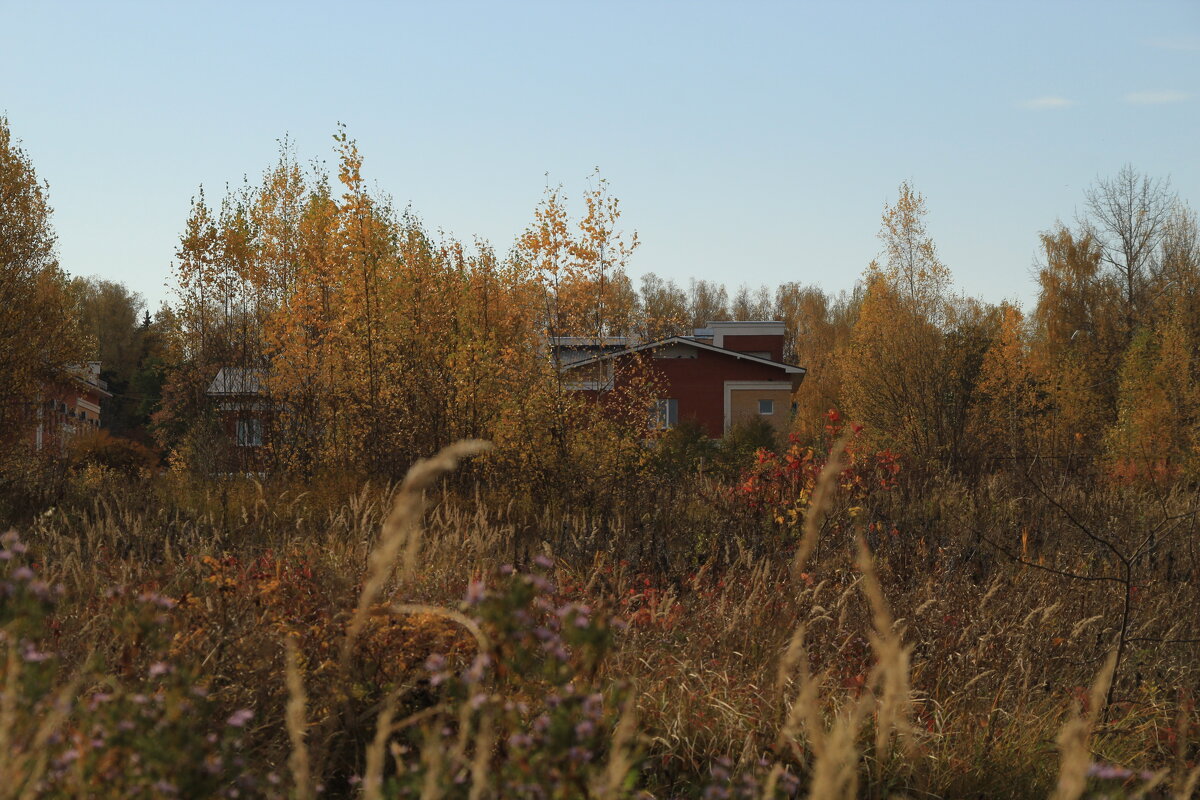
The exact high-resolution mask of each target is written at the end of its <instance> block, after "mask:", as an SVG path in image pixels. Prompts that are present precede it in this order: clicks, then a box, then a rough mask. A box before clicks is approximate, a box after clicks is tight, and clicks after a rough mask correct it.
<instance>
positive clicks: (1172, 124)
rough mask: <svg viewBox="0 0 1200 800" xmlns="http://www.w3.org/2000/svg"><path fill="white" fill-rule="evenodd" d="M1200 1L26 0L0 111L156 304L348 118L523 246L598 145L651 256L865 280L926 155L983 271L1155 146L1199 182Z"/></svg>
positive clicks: (106, 251) (475, 219)
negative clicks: (274, 182) (269, 173)
mask: <svg viewBox="0 0 1200 800" xmlns="http://www.w3.org/2000/svg"><path fill="white" fill-rule="evenodd" d="M1198 79H1200V2H1197V0H1189V1H1188V2H1176V3H1167V2H1138V3H1106V2H1099V1H1097V0H1093V2H1079V3H1065V2H1063V3H1052V2H1033V3H1021V2H995V3H984V2H943V3H909V2H896V1H895V0H893V1H892V2H886V3H854V2H825V3H821V4H815V3H814V4H810V3H751V2H736V3H735V2H728V3H721V4H713V3H696V2H629V3H626V2H611V1H610V2H604V3H592V2H589V3H582V2H568V1H566V0H560V1H559V2H547V3H522V2H487V3H477V4H476V3H452V2H436V3H435V2H420V3H398V2H397V3H383V2H380V3H353V2H349V3H332V2H323V3H306V2H295V1H293V2H286V3H283V2H281V3H254V2H246V3H236V4H234V3H231V4H218V3H186V4H185V3H182V2H180V3H175V2H145V3H121V2H105V3H97V2H88V3H63V2H28V1H27V0H20V1H19V2H17V1H15V0H0V113H6V114H7V115H8V117H9V122H10V125H11V127H12V130H13V132H14V134H15V135H16V136H18V137H19V138H21V139H22V140H23V142H24V146H25V148H26V150H27V152H28V153H29V154H30V156H31V157H32V159H33V161H34V164H35V166H36V168H37V169H38V171H39V173H40V175H41V176H42V177H43V178H44V179H46V180H48V181H49V183H50V190H51V199H52V202H53V204H54V206H55V208H56V217H55V222H56V227H57V230H58V233H59V237H60V252H61V257H62V262H63V265H64V266H65V267H66V268H67V269H68V270H69V271H71V272H72V273H74V274H82V275H89V274H95V275H100V276H103V277H106V278H110V279H115V280H121V281H124V282H126V283H127V284H129V285H130V286H132V287H134V288H136V289H137V290H138V291H140V292H142V293H143V294H144V295H146V296H147V298H148V299H149V300H150V301H151V305H152V306H153V305H156V304H157V302H158V301H159V300H160V299H162V298H165V297H167V293H166V291H165V288H164V284H165V282H166V281H167V279H168V275H169V266H170V262H171V259H172V257H173V253H174V249H175V244H176V241H177V238H178V235H179V232H180V231H181V230H182V228H183V223H184V219H185V216H186V214H187V209H188V202H189V198H191V197H192V195H194V194H195V192H196V189H197V187H198V186H200V185H201V184H203V185H204V186H205V187H206V189H207V191H208V192H209V194H210V196H215V195H219V194H220V193H221V191H222V188H223V186H224V184H225V183H227V182H233V183H237V182H239V181H240V180H241V179H242V176H243V175H246V174H248V175H250V176H251V177H252V178H255V177H257V176H258V175H259V174H260V173H261V172H262V170H263V169H265V168H266V167H267V166H268V165H269V164H270V163H271V162H272V160H273V158H274V156H275V151H276V147H277V145H276V140H277V139H278V138H280V137H282V136H283V135H285V134H289V135H290V136H291V137H292V138H293V139H294V140H295V142H296V145H297V150H298V153H299V155H300V156H301V158H303V159H309V158H314V157H321V158H325V159H329V160H332V159H331V144H332V142H331V139H330V136H331V134H332V133H333V132H334V130H335V126H336V123H337V122H338V121H344V122H345V123H347V125H348V126H349V131H350V133H351V135H352V136H354V137H355V138H357V139H358V141H359V144H360V147H361V149H362V150H363V152H364V154H365V156H366V159H367V164H366V169H367V172H368V174H369V176H370V177H371V178H373V179H374V180H375V181H376V182H377V183H378V186H379V187H380V188H382V189H383V190H385V191H387V192H389V193H390V194H391V195H392V196H393V197H394V198H395V199H396V201H397V202H398V203H399V204H401V205H404V204H408V203H411V205H412V206H413V208H414V209H415V210H416V211H417V212H418V214H419V215H420V216H421V217H422V218H423V219H424V220H425V222H426V223H427V225H428V226H429V227H430V228H434V229H437V228H442V229H445V230H447V231H450V232H453V233H455V234H457V235H459V236H461V237H464V238H470V237H471V236H473V235H479V236H482V237H484V238H486V239H489V240H491V241H492V242H493V244H495V245H496V246H497V248H498V249H500V250H501V251H504V250H507V248H508V246H509V245H510V244H511V242H512V240H513V238H514V237H515V236H516V235H517V233H518V232H519V231H520V230H521V229H522V227H523V226H524V225H525V224H526V223H527V222H528V221H529V219H530V217H531V212H532V209H533V207H534V205H535V204H536V203H537V202H538V200H539V198H540V196H541V193H542V190H543V188H544V187H545V186H546V184H547V177H546V176H547V173H548V175H549V181H550V182H552V183H562V184H564V186H565V188H566V189H567V191H568V193H569V194H570V195H572V196H574V197H578V195H579V193H580V191H581V190H582V189H583V188H584V187H585V179H586V177H587V175H588V174H589V173H590V171H591V170H592V168H593V167H594V166H599V167H600V168H601V170H602V172H603V174H604V175H605V176H606V177H608V178H609V179H610V182H611V184H612V187H613V189H614V192H615V193H616V194H617V195H618V196H619V197H620V198H621V200H622V203H623V207H624V210H625V217H624V219H625V222H626V223H627V225H628V227H629V228H636V229H637V230H638V232H639V234H640V236H641V239H642V242H643V246H642V248H641V249H640V250H639V251H638V253H637V255H636V257H635V259H634V262H633V264H632V265H631V272H632V274H633V276H634V278H635V280H636V278H637V276H638V275H640V274H641V273H643V272H647V271H652V272H656V273H658V274H660V275H662V276H665V277H671V278H674V279H676V280H677V281H679V282H680V283H681V284H684V285H686V283H687V280H688V279H689V278H692V277H697V278H706V279H710V280H717V281H722V282H725V283H727V284H729V285H730V286H731V287H736V286H737V285H739V284H741V283H748V284H751V285H757V284H760V283H766V284H768V285H774V284H777V283H779V282H782V281H788V280H796V281H801V282H805V283H814V284H818V285H821V286H823V287H825V288H827V289H830V290H835V291H836V290H839V289H843V288H849V287H850V286H852V285H853V283H854V281H855V280H856V279H857V277H858V276H859V275H860V274H861V272H862V270H863V268H864V266H865V265H866V264H867V263H868V262H869V261H870V259H871V258H872V257H873V256H874V255H875V254H876V252H877V250H878V242H877V240H876V239H875V232H876V231H877V230H878V226H879V214H880V211H881V208H882V206H883V203H884V202H885V201H887V200H889V199H892V198H894V196H895V193H896V186H897V185H898V184H899V182H900V181H901V180H904V179H910V180H911V181H912V182H913V183H914V185H915V186H916V187H917V188H918V189H919V190H920V191H922V192H923V193H924V194H925V196H926V199H927V202H928V205H929V210H930V216H929V226H930V230H931V233H932V234H933V236H934V238H935V239H936V241H937V242H938V245H939V247H940V250H941V253H942V256H943V259H944V260H945V261H946V263H947V264H948V265H949V266H950V268H951V269H952V270H953V271H954V274H955V276H956V278H957V280H958V282H959V285H960V286H961V287H962V288H963V289H964V290H966V291H967V292H968V293H970V294H972V295H976V296H980V297H982V298H984V299H987V300H990V301H999V300H1001V299H1003V298H1016V299H1019V300H1021V301H1023V302H1024V303H1025V304H1026V305H1028V304H1029V303H1030V301H1031V300H1032V298H1033V297H1034V288H1033V281H1032V277H1031V270H1032V267H1033V263H1034V259H1035V258H1036V255H1037V234H1038V232H1039V231H1040V230H1043V229H1046V228H1048V227H1049V226H1050V225H1052V224H1053V223H1054V221H1055V220H1056V219H1057V218H1062V219H1064V220H1070V219H1072V218H1073V217H1074V215H1075V210H1076V208H1077V207H1078V206H1079V205H1080V204H1081V200H1082V194H1083V191H1084V189H1085V188H1086V187H1087V186H1088V184H1090V183H1091V182H1092V181H1093V180H1094V179H1095V177H1096V176H1097V175H1111V174H1113V173H1114V172H1116V170H1118V169H1119V168H1120V167H1121V165H1122V164H1124V163H1126V162H1129V163H1132V164H1133V165H1134V166H1135V167H1137V168H1138V169H1140V170H1142V171H1144V172H1147V173H1150V174H1153V175H1161V176H1167V175H1169V176H1170V177H1171V179H1172V181H1173V184H1174V186H1175V188H1176V189H1177V190H1178V191H1179V192H1180V194H1181V195H1182V196H1183V197H1185V198H1187V199H1189V200H1190V201H1191V202H1192V204H1193V206H1196V205H1200V152H1198V150H1197V142H1198V141H1200V138H1198V137H1200V80H1198Z"/></svg>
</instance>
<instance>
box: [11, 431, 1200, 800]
mask: <svg viewBox="0 0 1200 800" xmlns="http://www.w3.org/2000/svg"><path fill="white" fill-rule="evenodd" d="M456 447H457V448H458V449H453V448H452V449H451V450H449V451H444V452H443V453H442V454H441V455H440V456H439V457H438V458H436V459H433V460H431V461H428V462H422V464H419V465H417V466H416V467H414V469H413V470H412V471H411V472H410V474H409V477H408V478H407V479H406V482H405V484H404V485H402V486H371V485H366V486H361V487H357V488H353V487H350V486H341V487H339V486H337V485H336V484H334V483H328V484H325V485H324V486H323V487H321V488H317V487H310V488H309V490H308V491H299V490H297V489H296V488H295V487H287V488H285V487H282V486H277V485H273V484H270V483H268V484H266V485H264V484H261V483H258V482H255V481H252V480H231V481H225V482H202V481H197V480H193V479H186V478H181V477H179V476H170V475H159V476H149V475H145V476H143V477H142V478H141V479H140V480H133V481H131V480H130V479H129V478H127V477H123V476H119V475H117V474H116V473H106V472H104V471H103V470H91V471H89V472H85V473H82V474H79V475H78V476H77V478H78V479H79V481H80V482H81V484H80V485H77V486H75V487H73V488H68V489H66V490H64V492H63V493H62V494H60V495H59V497H58V501H59V502H58V503H57V504H55V505H53V506H52V507H50V508H49V509H48V510H45V511H43V512H42V513H40V514H38V515H37V516H35V517H32V518H28V519H25V520H23V521H22V523H21V524H19V525H18V526H17V528H16V529H15V530H14V531H12V532H10V533H8V534H6V537H5V540H4V549H3V551H2V552H0V558H2V559H3V566H0V570H2V574H3V584H0V585H2V586H3V590H4V592H5V595H4V596H5V602H4V605H3V606H2V608H3V614H4V619H3V625H4V630H5V632H6V639H7V643H8V646H7V648H6V650H7V657H6V658H7V668H6V675H7V679H6V680H7V683H6V688H5V691H4V695H3V698H4V703H3V708H2V709H0V736H2V737H3V742H2V744H0V758H3V765H2V768H0V772H3V774H5V775H7V776H9V778H8V779H6V780H5V781H4V789H3V792H4V796H11V797H24V796H98V795H104V796H118V795H119V796H147V797H150V796H154V797H164V796H181V797H195V796H209V795H217V794H221V795H223V796H227V797H237V796H242V797H246V796H267V797H315V796H324V797H350V796H362V797H367V798H376V797H406V796H412V797H459V796H462V797H516V796H530V797H583V796H594V797H635V796H643V797H754V798H758V797H790V796H811V797H819V798H827V797H828V798H833V797H856V796H862V797H891V796H903V797H968V796H970V797H1032V796H1048V795H1052V796H1055V797H1080V796H1086V797H1101V796H1107V797H1121V796H1129V797H1133V796H1151V797H1159V796H1164V797H1165V796H1175V797H1187V796H1191V793H1192V791H1193V789H1194V787H1195V785H1196V779H1197V775H1198V774H1200V773H1198V772H1197V769H1196V766H1195V761H1196V741H1197V728H1196V722H1197V721H1196V717H1195V709H1194V701H1193V698H1194V692H1195V690H1196V685H1197V667H1196V664H1197V663H1200V662H1198V660H1197V656H1198V655H1200V654H1198V653H1197V647H1198V646H1200V643H1198V641H1197V633H1198V632H1197V630H1196V621H1195V619H1194V615H1192V614H1191V613H1190V610H1191V609H1194V608H1195V607H1196V603H1197V600H1198V599H1200V598H1197V597H1196V596H1195V592H1194V589H1193V586H1194V583H1193V581H1192V580H1191V576H1192V575H1194V570H1195V561H1194V558H1195V553H1194V549H1193V548H1192V546H1191V544H1190V542H1191V541H1192V539H1193V537H1194V518H1193V516H1192V515H1191V514H1190V513H1189V509H1190V508H1192V507H1193V506H1194V503H1195V498H1194V497H1190V496H1184V495H1181V494H1179V493H1161V494H1160V493H1156V492H1154V491H1153V490H1151V489H1146V488H1140V489H1138V488H1131V487H1122V486H1115V487H1110V488H1108V489H1104V490H1103V491H1093V492H1091V493H1090V494H1089V496H1087V497H1086V498H1085V497H1084V496H1082V495H1079V494H1077V493H1075V490H1074V489H1073V488H1072V487H1071V486H1068V485H1060V486H1056V487H1055V489H1054V491H1053V492H1051V491H1050V490H1048V489H1043V488H1042V487H1040V486H1039V485H1037V484H1035V483H1033V482H1032V481H1030V482H1027V483H1024V484H1022V483H1013V484H1012V485H1008V484H1005V483H1004V482H1002V481H999V480H997V481H995V482H993V483H991V484H988V485H985V486H982V487H978V488H977V489H976V491H974V492H972V493H970V494H968V493H965V492H963V491H961V487H956V486H955V485H953V484H951V483H937V482H931V483H926V484H922V485H909V484H908V483H906V482H905V481H895V482H892V483H888V482H883V483H881V484H880V485H878V486H869V485H868V486H864V485H862V481H861V480H860V479H861V477H862V475H863V474H864V473H863V472H862V471H861V470H857V471H856V467H855V466H854V464H850V465H849V466H848V467H847V469H846V471H845V472H842V473H841V474H839V473H838V467H839V466H846V462H845V461H844V460H843V459H841V458H835V459H833V460H832V461H831V462H830V463H831V464H833V465H834V466H832V467H830V466H828V465H826V466H825V467H822V466H821V465H820V464H817V465H815V467H814V472H813V474H817V473H820V477H817V478H816V479H815V481H814V485H813V491H812V492H811V495H810V497H809V499H808V502H807V505H806V507H805V508H804V509H803V513H801V514H800V521H799V523H798V524H796V525H791V524H788V523H786V522H785V524H783V525H780V524H777V523H776V522H775V521H774V520H772V519H769V518H766V519H764V517H763V516H762V515H761V514H760V513H758V511H756V510H755V509H754V508H752V507H751V506H740V507H739V506H737V505H736V503H734V502H733V501H731V500H730V499H729V497H730V496H729V495H728V494H727V493H726V494H723V493H722V491H721V489H720V485H719V484H720V482H719V481H717V480H715V479H705V478H697V479H696V480H697V482H698V483H697V485H696V486H695V491H694V492H690V493H689V492H681V493H679V494H677V495H676V496H674V497H672V498H670V499H669V501H668V502H669V504H670V507H669V508H662V509H660V511H661V512H662V514H663V515H664V516H663V517H662V518H660V519H657V520H655V519H647V517H648V516H649V514H648V513H642V514H641V519H638V518H636V517H633V516H627V515H623V514H620V513H616V514H613V515H610V516H607V517H604V518H602V517H598V516H595V515H589V514H587V513H583V512H580V513H572V512H570V511H561V510H546V511H544V512H543V513H541V514H539V515H534V516H521V515H519V514H517V513H516V512H514V511H513V510H512V509H513V506H512V504H511V503H509V504H508V505H507V507H506V505H505V504H503V503H502V502H500V497H499V496H492V495H490V494H489V493H488V492H487V491H486V490H485V489H483V488H481V487H480V486H479V485H477V484H476V485H472V484H471V483H470V481H469V480H467V479H466V478H465V475H466V474H467V473H461V470H460V472H459V473H455V472H451V470H452V469H453V467H454V464H455V462H456V461H457V460H458V457H459V456H465V455H468V454H469V453H471V452H473V451H474V450H475V449H477V448H478V447H479V446H478V445H472V444H470V443H467V444H463V445H458V446H456ZM484 457H486V456H484ZM460 473H461V474H460ZM865 474H870V473H869V471H868V472H867V473H865ZM456 476H458V478H459V479H458V480H455V477H456ZM856 484H857V485H856ZM739 509H740V510H739ZM642 511H643V512H646V511H647V509H642ZM664 520H669V521H667V522H664ZM884 520H886V521H887V522H886V524H884V522H883V521H884ZM1148 539H1149V540H1152V543H1151V544H1149V545H1147V541H1148ZM1139 548H1140V549H1139ZM1127 598H1128V601H1129V602H1128V604H1127V603H1126V599H1127ZM1118 649H1119V650H1120V653H1119V655H1120V662H1119V663H1114V661H1115V658H1116V657H1117V655H1118Z"/></svg>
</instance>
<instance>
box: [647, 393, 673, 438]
mask: <svg viewBox="0 0 1200 800" xmlns="http://www.w3.org/2000/svg"><path fill="white" fill-rule="evenodd" d="M678 424H679V401H678V400H676V399H675V398H673V397H669V398H663V399H660V400H655V401H654V407H653V408H651V409H650V428H651V429H652V430H656V431H665V430H669V429H671V428H674V427H675V426H676V425H678Z"/></svg>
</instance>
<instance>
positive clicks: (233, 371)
mask: <svg viewBox="0 0 1200 800" xmlns="http://www.w3.org/2000/svg"><path fill="white" fill-rule="evenodd" d="M264 383H265V382H264V381H263V371H262V370H261V369H256V368H253V367H249V368H247V367H221V371H220V372H218V373H217V377H215V378H213V382H212V383H211V384H209V386H208V391H207V392H206V394H208V395H209V396H210V397H219V396H221V395H246V394H263V391H264V389H265V386H264Z"/></svg>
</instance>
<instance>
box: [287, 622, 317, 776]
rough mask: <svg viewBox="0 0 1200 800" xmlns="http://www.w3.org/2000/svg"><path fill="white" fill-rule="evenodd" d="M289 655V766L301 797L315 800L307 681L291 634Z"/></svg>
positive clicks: (288, 644)
mask: <svg viewBox="0 0 1200 800" xmlns="http://www.w3.org/2000/svg"><path fill="white" fill-rule="evenodd" d="M285 644H286V657H287V688H288V702H287V730H288V738H289V739H290V740H291V743H292V753H291V756H290V757H289V758H288V767H289V769H291V772H292V783H293V785H294V786H295V787H296V798H297V800H312V797H313V787H312V771H311V769H310V767H309V761H308V745H307V744H306V743H305V741H304V737H305V733H306V732H307V727H308V724H307V722H306V719H305V716H306V715H305V708H306V706H307V705H308V698H307V697H306V696H305V693H304V680H303V678H301V677H300V665H299V659H300V657H299V654H298V652H297V647H296V640H295V638H294V637H292V636H289V637H287V639H286V640H285Z"/></svg>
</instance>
